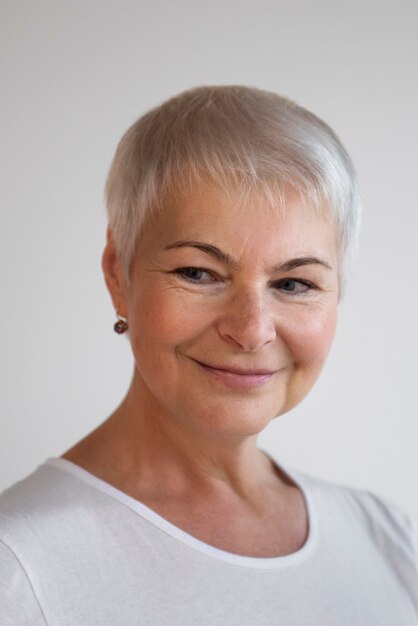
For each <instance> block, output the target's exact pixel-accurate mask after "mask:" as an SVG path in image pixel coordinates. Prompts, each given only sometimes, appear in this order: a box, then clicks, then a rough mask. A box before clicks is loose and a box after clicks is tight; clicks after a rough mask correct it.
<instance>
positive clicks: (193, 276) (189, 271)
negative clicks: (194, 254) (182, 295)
mask: <svg viewBox="0 0 418 626" xmlns="http://www.w3.org/2000/svg"><path fill="white" fill-rule="evenodd" d="M175 273H176V274H179V275H180V276H181V277H183V278H184V279H185V280H187V281H189V282H191V283H208V282H213V281H214V280H215V278H214V276H213V275H212V274H211V273H210V272H208V271H207V270H204V269H202V268H201V267H179V268H178V269H176V270H175ZM205 276H206V280H205ZM202 279H203V280H202Z"/></svg>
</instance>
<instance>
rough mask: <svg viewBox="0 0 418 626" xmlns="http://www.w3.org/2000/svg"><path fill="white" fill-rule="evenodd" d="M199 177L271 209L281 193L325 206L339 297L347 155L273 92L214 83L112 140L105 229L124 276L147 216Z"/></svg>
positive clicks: (353, 233)
mask: <svg viewBox="0 0 418 626" xmlns="http://www.w3.org/2000/svg"><path fill="white" fill-rule="evenodd" d="M203 180H206V181H207V180H209V181H211V182H213V183H215V184H216V185H219V186H220V187H222V188H223V189H224V190H227V191H228V190H231V189H232V190H234V191H237V190H239V191H240V192H242V193H244V194H248V193H254V192H255V193H258V194H263V195H264V197H265V199H266V201H267V202H269V203H270V204H271V205H277V204H280V203H281V202H282V200H283V191H284V189H285V188H286V187H289V186H291V187H292V188H293V189H295V190H296V191H297V192H299V193H300V194H301V196H302V197H303V198H305V199H306V200H307V201H308V204H309V205H311V206H312V208H320V207H323V206H324V205H325V206H326V207H327V208H328V209H329V211H330V213H331V215H332V217H333V219H334V221H335V224H336V228H337V234H338V240H339V277H340V293H341V291H342V290H343V289H344V286H345V283H346V280H347V276H348V274H349V273H350V270H351V266H352V262H353V259H354V256H355V251H356V248H357V240H358V231H359V224H360V201H359V193H358V186H357V181H356V175H355V171H354V168H353V165H352V162H351V159H350V157H349V155H348V154H347V151H346V150H345V148H344V146H343V145H342V143H341V141H340V140H339V139H338V137H337V136H336V134H335V133H334V132H333V131H332V130H331V128H330V127H329V126H327V124H325V123H324V122H323V121H322V120H320V119H319V118H318V117H316V116H315V115H314V114H313V113H311V112H310V111H308V110H306V109H304V108H303V107H300V106H298V105H297V104H295V103H294V102H292V101H290V100H288V99H287V98H284V97H282V96H279V95H277V94H275V93H271V92H267V91H262V90H260V89H256V88H252V87H245V86H238V85H228V86H225V85H221V86H207V87H197V88H194V89H190V90H188V91H185V92H183V93H181V94H179V95H177V96H175V97H173V98H171V99H169V100H167V101H166V102H164V103H163V104H161V105H160V106H158V107H156V108H154V109H152V110H151V111H149V112H148V113H146V114H145V115H143V116H142V117H140V118H139V119H138V120H137V121H136V122H135V123H134V124H133V125H132V126H131V127H130V128H129V129H128V130H127V132H126V133H125V134H124V136H123V137H122V139H121V141H120V143H119V145H118V147H117V150H116V154H115V156H114V159H113V162H112V165H111V168H110V171H109V175H108V179H107V184H106V202H107V209H108V216H109V226H110V230H111V232H112V234H113V238H114V242H115V246H116V251H117V253H118V255H119V257H120V259H121V262H122V266H123V268H124V271H125V274H126V276H127V277H129V273H130V268H131V265H132V260H133V257H134V254H135V249H136V245H137V242H138V240H139V238H140V236H141V233H142V232H143V228H144V225H145V224H146V220H147V218H148V217H149V216H150V214H151V213H152V212H153V211H154V210H159V209H161V208H163V200H164V198H166V197H167V194H173V193H178V192H180V191H185V190H188V191H189V192H193V186H195V187H196V185H199V183H201V182H202V181H203Z"/></svg>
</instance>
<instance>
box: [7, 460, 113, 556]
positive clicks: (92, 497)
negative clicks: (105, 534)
mask: <svg viewBox="0 0 418 626" xmlns="http://www.w3.org/2000/svg"><path fill="white" fill-rule="evenodd" d="M101 496H102V494H100V492H99V491H97V490H95V489H92V488H91V487H90V486H89V485H88V484H86V483H84V482H83V481H81V480H78V479H77V478H76V477H75V476H73V475H71V474H69V473H67V472H64V471H62V470H60V469H58V468H56V467H54V466H53V465H52V464H49V463H48V462H45V463H43V464H42V465H40V466H39V467H38V468H36V469H35V471H33V472H32V473H31V474H30V475H29V476H27V477H25V478H24V479H23V480H20V481H19V482H17V483H15V484H14V485H12V486H11V487H9V488H8V489H6V490H5V491H3V493H2V494H1V495H0V540H2V541H3V542H4V543H5V544H7V545H8V546H9V547H10V548H11V549H12V550H14V551H15V552H16V553H17V554H18V555H19V552H20V549H21V548H22V549H24V547H25V546H33V545H35V544H37V545H38V546H39V547H42V546H40V544H43V543H45V544H46V545H47V543H48V540H49V539H50V540H52V539H53V538H54V537H56V536H57V535H58V534H59V533H60V532H63V531H64V529H67V532H71V528H72V527H74V525H75V524H76V525H77V526H78V527H80V526H81V527H82V526H83V524H88V523H89V521H90V518H91V515H92V512H93V511H96V512H97V511H99V512H100V511H101V509H103V507H106V499H105V498H103V497H101ZM48 538H49V539H48Z"/></svg>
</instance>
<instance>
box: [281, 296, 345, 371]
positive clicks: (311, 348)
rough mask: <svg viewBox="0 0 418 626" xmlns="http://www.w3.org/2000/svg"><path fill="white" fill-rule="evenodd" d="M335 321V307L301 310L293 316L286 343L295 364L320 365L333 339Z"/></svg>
mask: <svg viewBox="0 0 418 626" xmlns="http://www.w3.org/2000/svg"><path fill="white" fill-rule="evenodd" d="M336 322H337V313H336V308H335V309H334V308H333V309H331V310H327V309H320V310H315V311H302V312H301V315H297V316H294V317H293V319H292V324H291V326H290V327H289V330H288V334H287V343H288V346H289V348H290V351H291V352H292V355H293V357H294V360H295V363H296V365H300V366H306V367H309V366H319V367H321V366H322V364H323V362H324V361H325V359H326V357H327V355H328V352H329V350H330V348H331V345H332V341H333V339H334V335H335V328H336Z"/></svg>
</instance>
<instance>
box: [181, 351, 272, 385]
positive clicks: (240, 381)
mask: <svg viewBox="0 0 418 626" xmlns="http://www.w3.org/2000/svg"><path fill="white" fill-rule="evenodd" d="M192 361H194V362H195V363H196V365H197V366H198V367H199V369H200V370H201V371H203V372H204V373H205V374H206V375H207V376H209V378H210V379H211V380H212V381H216V382H220V383H222V384H223V385H226V386H227V387H230V388H235V389H240V390H245V389H247V390H248V389H253V388H256V387H260V386H262V385H264V384H266V383H267V382H269V381H270V380H271V379H272V377H273V375H274V374H275V373H276V372H277V371H278V370H271V369H266V368H245V369H244V368H237V367H230V366H228V367H226V366H225V365H222V367H221V366H219V365H217V366H216V367H215V366H214V365H208V364H206V363H202V362H201V361H197V360H196V359H192Z"/></svg>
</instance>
